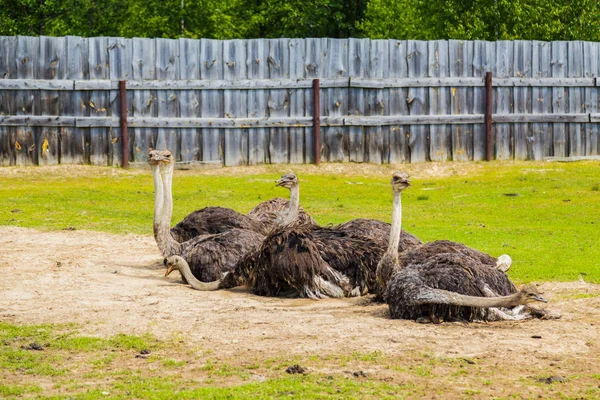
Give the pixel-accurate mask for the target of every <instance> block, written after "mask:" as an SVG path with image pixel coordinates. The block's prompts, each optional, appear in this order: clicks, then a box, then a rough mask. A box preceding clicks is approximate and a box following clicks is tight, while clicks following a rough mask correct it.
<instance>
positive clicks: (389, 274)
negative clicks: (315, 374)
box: [148, 150, 550, 323]
mask: <svg viewBox="0 0 600 400" xmlns="http://www.w3.org/2000/svg"><path fill="white" fill-rule="evenodd" d="M148 163H149V164H150V166H151V167H152V173H153V177H154V237H155V238H156V243H157V245H158V248H159V250H160V251H161V252H162V254H163V256H164V257H165V260H164V262H165V265H166V267H167V272H166V275H169V274H170V273H171V272H172V271H174V270H178V271H179V272H180V273H181V276H182V278H183V280H184V282H186V283H188V284H189V285H191V286H192V287H193V288H194V289H197V290H219V289H226V288H231V287H235V286H239V285H246V286H247V287H248V288H249V289H250V290H251V291H252V292H253V293H255V294H257V295H261V296H285V297H308V298H313V299H322V298H328V297H351V296H363V295H366V294H373V295H374V296H372V297H373V299H374V300H375V301H385V302H386V303H387V304H388V305H389V310H390V316H391V317H392V318H402V319H412V320H416V321H419V322H434V323H438V322H441V321H474V320H478V321H497V320H520V319H526V318H531V317H548V316H549V315H550V314H549V313H547V312H545V311H544V310H542V309H538V308H535V307H533V306H531V305H529V304H530V303H532V302H535V301H539V302H544V303H545V302H547V301H546V299H544V297H543V296H542V295H541V294H540V293H539V292H538V291H537V289H536V287H535V286H533V285H526V286H525V287H523V288H522V289H521V290H517V289H516V288H515V286H514V285H513V284H512V282H511V281H510V280H509V279H508V276H507V275H506V271H508V269H509V268H510V265H511V259H510V257H509V256H507V255H503V256H500V257H499V258H494V257H491V256H490V255H488V254H485V253H482V252H480V251H477V250H474V249H471V248H469V247H467V246H465V245H463V244H461V243H456V242H451V241H448V240H438V241H434V242H430V243H422V242H421V241H420V240H419V239H417V238H416V237H415V236H413V235H411V234H410V233H408V232H406V231H404V230H402V225H401V224H402V204H401V195H402V191H403V190H405V189H406V188H408V187H409V186H410V182H409V180H408V175H407V174H405V173H402V172H396V173H394V174H393V177H392V181H391V184H392V193H393V212H392V223H391V225H390V224H388V223H385V222H382V221H379V220H374V219H362V218H361V219H354V220H351V221H348V222H346V223H343V224H341V225H337V226H327V227H322V226H319V225H318V224H317V223H316V222H315V220H313V219H312V218H311V216H310V215H308V213H307V212H306V211H305V210H304V209H302V207H300V204H299V203H300V188H299V183H298V178H297V177H296V175H294V174H286V175H283V176H282V177H281V179H279V180H278V181H277V186H281V187H284V188H287V189H289V191H290V199H289V201H288V200H285V199H282V198H275V199H271V200H268V201H265V202H263V203H260V204H259V205H257V206H256V207H255V208H254V209H253V210H251V211H250V212H249V213H248V214H247V215H244V214H240V213H238V212H236V211H234V210H231V209H228V208H223V207H206V208H204V209H201V210H198V211H194V212H193V213H191V214H189V215H188V216H186V217H185V218H184V219H183V220H182V221H181V222H179V223H178V224H177V225H175V226H174V227H173V228H171V217H172V212H173V196H172V179H173V169H174V165H175V162H174V159H173V156H172V154H171V152H170V151H169V150H150V151H149V153H148Z"/></svg>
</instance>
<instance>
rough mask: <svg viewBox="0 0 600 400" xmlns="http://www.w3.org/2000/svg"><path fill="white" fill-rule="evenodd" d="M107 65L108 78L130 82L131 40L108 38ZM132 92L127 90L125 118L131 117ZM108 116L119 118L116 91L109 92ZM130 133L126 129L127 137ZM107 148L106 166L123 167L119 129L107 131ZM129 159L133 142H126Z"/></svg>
mask: <svg viewBox="0 0 600 400" xmlns="http://www.w3.org/2000/svg"><path fill="white" fill-rule="evenodd" d="M108 65H109V78H110V79H111V80H114V81H120V80H125V81H127V80H130V79H131V77H132V76H133V40H132V39H125V38H122V37H111V38H108ZM133 93H134V91H133V90H127V95H126V97H127V100H126V102H127V118H128V120H129V117H131V116H133V98H134V94H133ZM109 95H110V108H109V113H108V114H109V115H113V116H115V117H116V118H119V119H120V118H121V111H120V110H121V108H120V107H121V103H120V102H121V100H120V96H119V91H118V90H111V91H110V92H109ZM129 132H131V131H130V130H129V129H128V135H130V133H129ZM108 138H109V145H108V146H109V147H108V165H114V166H121V165H123V154H122V153H123V150H122V147H123V145H122V143H123V142H122V141H123V138H122V133H121V129H120V128H109V129H108ZM128 143H129V146H128V150H127V152H128V154H129V159H130V160H133V159H134V157H133V152H132V150H133V141H132V140H129V141H128Z"/></svg>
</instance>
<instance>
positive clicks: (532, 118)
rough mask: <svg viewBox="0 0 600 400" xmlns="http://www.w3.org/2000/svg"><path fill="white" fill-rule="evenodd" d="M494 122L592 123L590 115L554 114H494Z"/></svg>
mask: <svg viewBox="0 0 600 400" xmlns="http://www.w3.org/2000/svg"><path fill="white" fill-rule="evenodd" d="M492 121H494V122H499V123H503V122H507V123H508V122H511V123H529V122H570V123H584V122H589V121H590V115H589V114H571V113H553V114H530V113H527V114H494V115H493V116H492Z"/></svg>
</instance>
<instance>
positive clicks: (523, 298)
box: [518, 285, 548, 304]
mask: <svg viewBox="0 0 600 400" xmlns="http://www.w3.org/2000/svg"><path fill="white" fill-rule="evenodd" d="M518 294H519V304H528V303H533V302H534V301H541V302H542V303H547V302H548V300H546V298H545V297H544V296H542V293H540V291H539V290H538V288H537V287H535V285H525V286H523V288H522V289H521V290H520V291H519V292H518Z"/></svg>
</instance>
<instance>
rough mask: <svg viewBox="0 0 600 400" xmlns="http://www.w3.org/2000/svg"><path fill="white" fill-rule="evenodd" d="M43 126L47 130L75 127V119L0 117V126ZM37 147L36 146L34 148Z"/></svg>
mask: <svg viewBox="0 0 600 400" xmlns="http://www.w3.org/2000/svg"><path fill="white" fill-rule="evenodd" d="M21 125H22V126H29V127H32V126H40V127H41V126H43V127H49V128H57V127H65V126H66V127H75V117H62V116H58V115H4V116H0V126H21ZM36 147H37V146H36Z"/></svg>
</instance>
